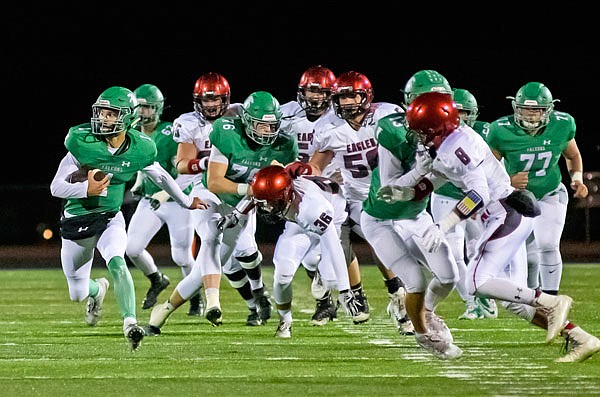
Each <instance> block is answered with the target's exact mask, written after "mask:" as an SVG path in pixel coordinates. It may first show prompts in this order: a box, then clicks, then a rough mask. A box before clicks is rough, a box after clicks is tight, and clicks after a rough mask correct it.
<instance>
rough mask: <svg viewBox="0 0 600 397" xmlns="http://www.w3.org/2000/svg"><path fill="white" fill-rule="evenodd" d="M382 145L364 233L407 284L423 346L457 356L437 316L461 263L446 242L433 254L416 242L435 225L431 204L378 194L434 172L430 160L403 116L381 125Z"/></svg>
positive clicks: (447, 356)
mask: <svg viewBox="0 0 600 397" xmlns="http://www.w3.org/2000/svg"><path fill="white" fill-rule="evenodd" d="M377 141H378V142H379V147H378V153H377V154H378V158H379V162H378V166H377V168H375V169H374V170H373V174H372V177H371V184H370V187H369V194H368V197H367V199H366V200H365V201H364V202H363V211H362V213H361V219H360V223H361V227H362V231H363V233H364V235H365V238H366V240H367V241H368V242H369V244H370V245H371V246H372V247H373V249H374V250H375V253H376V254H377V256H378V257H379V259H380V260H381V261H382V262H383V264H384V265H385V266H387V267H388V268H389V269H390V270H391V271H392V272H394V274H396V275H398V276H399V277H400V278H401V279H402V281H403V282H404V286H405V289H406V297H405V306H406V311H407V313H408V316H409V318H410V319H411V320H412V325H413V326H414V334H415V339H416V341H417V343H418V345H419V346H421V347H423V348H424V349H426V350H427V351H429V352H430V353H432V354H433V355H434V356H435V357H437V358H440V359H454V358H458V357H460V356H461V354H462V350H461V349H460V348H459V347H458V346H456V345H454V343H453V337H452V334H451V333H450V330H449V329H448V327H447V326H446V324H445V323H444V321H443V320H442V319H441V318H440V317H438V316H437V315H436V314H435V312H434V310H435V308H436V307H437V305H438V304H439V303H440V302H441V301H442V300H443V299H445V298H446V297H447V296H448V295H449V294H450V292H452V290H453V289H454V287H455V285H456V282H457V281H458V280H459V273H458V268H457V265H456V262H455V261H454V258H453V257H452V252H451V250H450V246H449V245H448V243H447V242H445V241H444V243H443V249H441V250H440V251H437V252H436V253H434V254H429V253H426V252H424V250H423V249H420V248H419V247H418V242H417V241H416V240H415V239H414V237H420V236H421V235H422V234H423V232H424V231H425V230H426V229H427V228H428V227H429V226H430V225H433V219H432V217H431V215H430V214H429V213H428V212H427V204H428V201H429V200H428V198H427V197H425V198H424V199H422V200H413V201H397V202H391V201H386V200H384V199H382V196H381V195H380V193H379V192H380V188H381V189H382V190H383V191H385V190H386V188H387V187H389V186H390V185H405V184H409V185H410V184H414V183H416V182H417V181H418V180H420V179H421V178H422V177H423V176H424V175H426V174H427V173H428V172H429V168H430V164H431V157H430V156H429V155H428V154H426V153H424V152H426V149H425V148H423V147H422V146H421V147H419V150H417V149H418V146H417V143H418V142H417V138H416V136H415V135H414V134H413V133H412V132H409V131H407V130H406V128H405V127H404V112H398V113H394V114H390V115H388V116H386V117H384V118H382V119H380V120H379V121H378V123H377ZM382 186H383V188H382ZM424 269H428V270H429V272H431V274H432V276H433V277H430V278H431V280H428V278H427V277H425V273H424V271H423V270H424Z"/></svg>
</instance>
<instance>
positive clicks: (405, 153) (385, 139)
mask: <svg viewBox="0 0 600 397" xmlns="http://www.w3.org/2000/svg"><path fill="white" fill-rule="evenodd" d="M403 121H404V113H392V114H390V115H388V116H386V117H384V118H382V119H381V120H379V121H378V123H377V141H378V142H379V145H381V146H383V147H384V148H386V149H387V150H389V151H390V152H391V153H392V154H393V155H394V157H396V158H397V159H398V160H400V162H401V164H402V168H403V169H404V170H405V171H409V170H410V169H411V168H412V166H413V164H414V162H415V154H416V150H417V139H416V137H415V136H414V134H408V133H407V131H406V128H404V122H403ZM380 187H381V181H380V177H379V167H377V168H375V169H374V170H373V173H372V175H371V185H370V187H369V196H368V197H367V199H366V200H365V201H363V211H365V212H366V213H367V214H369V215H371V216H373V217H375V218H378V219H412V218H415V217H416V216H417V215H418V214H419V213H421V212H422V211H423V210H424V209H425V208H427V204H428V202H429V196H427V198H425V199H423V200H419V201H404V202H402V201H399V202H396V203H393V204H388V203H386V202H385V201H381V200H377V190H379V188H380Z"/></svg>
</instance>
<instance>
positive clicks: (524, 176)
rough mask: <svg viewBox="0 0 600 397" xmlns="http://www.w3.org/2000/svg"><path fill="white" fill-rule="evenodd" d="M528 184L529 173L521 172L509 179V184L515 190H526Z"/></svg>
mask: <svg viewBox="0 0 600 397" xmlns="http://www.w3.org/2000/svg"><path fill="white" fill-rule="evenodd" d="M528 182H529V172H527V171H521V172H517V173H516V174H514V175H512V176H511V177H510V184H511V185H512V187H514V188H515V189H527V183H528Z"/></svg>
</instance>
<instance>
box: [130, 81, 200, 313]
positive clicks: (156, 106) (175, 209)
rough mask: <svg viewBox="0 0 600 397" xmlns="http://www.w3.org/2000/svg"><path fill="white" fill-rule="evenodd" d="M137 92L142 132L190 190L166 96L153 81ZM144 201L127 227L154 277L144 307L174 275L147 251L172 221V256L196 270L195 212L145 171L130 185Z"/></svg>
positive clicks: (140, 261)
mask: <svg viewBox="0 0 600 397" xmlns="http://www.w3.org/2000/svg"><path fill="white" fill-rule="evenodd" d="M133 93H134V94H135V96H136V99H137V101H138V107H137V109H136V112H137V115H138V117H139V119H140V122H139V124H140V126H141V131H142V132H143V133H144V134H146V135H147V136H148V137H150V139H152V140H153V141H154V143H155V144H156V149H157V156H156V161H158V163H159V164H160V165H161V166H162V167H163V168H164V169H165V170H166V171H167V172H168V173H169V174H170V175H171V176H172V177H173V178H175V179H176V181H177V182H178V184H179V186H180V187H181V188H182V189H184V192H185V193H189V192H190V191H191V184H190V179H189V177H185V176H179V175H178V173H177V169H176V168H175V161H174V160H175V155H176V154H177V142H175V141H174V140H173V131H172V123H171V122H170V121H165V120H162V119H161V116H162V113H163V110H164V106H165V98H164V96H163V94H162V92H161V91H160V89H159V88H158V87H157V86H155V85H153V84H142V85H140V86H139V87H138V88H136V89H135V90H134V91H133ZM130 190H131V193H132V195H134V197H136V198H137V199H138V200H139V203H138V205H137V207H136V210H135V212H134V213H133V216H132V217H131V220H130V221H129V225H128V227H127V250H126V253H127V256H128V257H129V259H130V260H131V262H133V264H134V265H135V267H137V268H138V269H140V270H141V271H142V273H144V276H146V277H147V278H148V279H149V280H150V288H149V289H148V291H147V292H146V297H145V298H144V300H143V301H142V309H150V308H152V307H153V306H154V305H155V304H156V299H157V297H158V295H159V294H160V293H161V292H162V291H163V290H164V289H165V288H167V287H168V285H169V283H170V281H169V278H168V277H167V276H166V275H165V274H163V273H162V272H161V271H160V270H159V269H158V267H157V266H156V263H155V262H154V259H153V258H152V255H151V254H150V253H149V252H148V250H147V249H146V248H147V247H148V244H150V241H151V240H152V238H154V236H155V235H156V234H157V233H158V232H159V231H160V229H161V228H162V227H163V226H164V225H165V224H166V225H167V227H168V229H169V240H170V244H171V258H172V259H173V262H174V263H175V264H176V265H177V266H179V267H180V268H181V272H182V274H183V276H184V277H185V276H186V275H187V274H188V273H189V272H190V271H191V269H192V265H193V262H194V257H193V256H192V249H191V247H192V238H193V233H194V229H193V225H192V218H191V216H192V211H188V210H187V209H185V208H182V207H181V206H180V205H178V204H177V203H176V202H175V201H173V199H172V198H171V197H170V196H169V194H168V193H167V192H165V191H164V190H163V189H162V188H161V187H159V186H158V185H156V184H155V183H154V182H153V181H152V179H151V178H148V177H146V176H145V175H144V174H143V173H142V172H141V171H138V176H137V179H136V181H135V184H134V185H133V187H132V188H131V189H130Z"/></svg>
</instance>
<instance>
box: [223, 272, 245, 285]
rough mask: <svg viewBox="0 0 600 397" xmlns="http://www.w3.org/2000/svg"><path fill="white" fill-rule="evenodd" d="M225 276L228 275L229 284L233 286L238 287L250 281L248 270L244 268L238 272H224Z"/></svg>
mask: <svg viewBox="0 0 600 397" xmlns="http://www.w3.org/2000/svg"><path fill="white" fill-rule="evenodd" d="M223 274H224V275H225V277H227V281H229V285H231V286H232V287H233V288H235V289H238V288H241V287H243V286H244V284H246V283H247V282H248V276H246V272H244V271H243V270H238V271H237V272H234V273H231V274H227V273H223Z"/></svg>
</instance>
